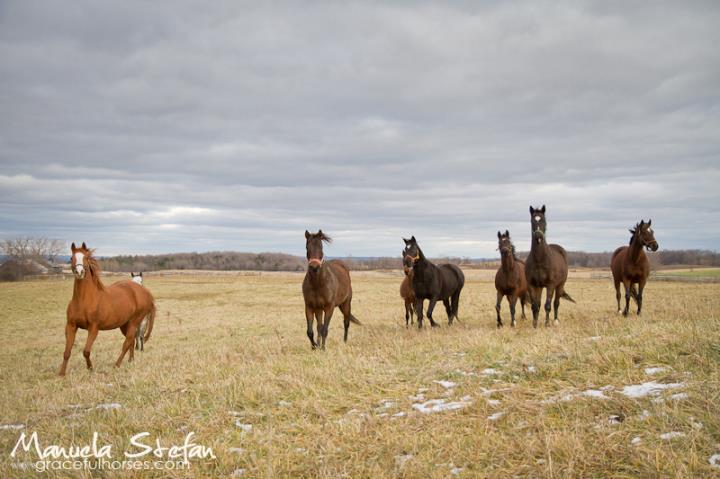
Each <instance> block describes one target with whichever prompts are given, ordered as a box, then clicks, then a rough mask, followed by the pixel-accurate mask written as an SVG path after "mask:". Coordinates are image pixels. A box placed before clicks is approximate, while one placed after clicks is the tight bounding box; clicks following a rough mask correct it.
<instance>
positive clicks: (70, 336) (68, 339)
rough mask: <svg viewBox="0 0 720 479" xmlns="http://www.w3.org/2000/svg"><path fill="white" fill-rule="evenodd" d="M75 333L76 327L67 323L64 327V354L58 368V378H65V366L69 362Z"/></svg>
mask: <svg viewBox="0 0 720 479" xmlns="http://www.w3.org/2000/svg"><path fill="white" fill-rule="evenodd" d="M76 333H77V326H75V325H74V324H70V323H67V324H66V325H65V352H64V353H63V362H62V366H60V372H59V373H58V374H59V375H60V376H65V371H66V370H67V364H68V361H69V360H70V353H71V352H72V347H73V344H74V343H75V334H76Z"/></svg>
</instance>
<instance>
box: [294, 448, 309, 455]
mask: <svg viewBox="0 0 720 479" xmlns="http://www.w3.org/2000/svg"><path fill="white" fill-rule="evenodd" d="M295 451H296V452H300V453H303V454H305V453H306V452H308V450H307V449H305V448H304V447H296V448H295Z"/></svg>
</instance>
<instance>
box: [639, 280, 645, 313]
mask: <svg viewBox="0 0 720 479" xmlns="http://www.w3.org/2000/svg"><path fill="white" fill-rule="evenodd" d="M646 282H647V279H641V280H640V283H638V292H637V305H638V309H637V315H638V316H640V313H641V312H642V303H643V290H644V289H645V283H646Z"/></svg>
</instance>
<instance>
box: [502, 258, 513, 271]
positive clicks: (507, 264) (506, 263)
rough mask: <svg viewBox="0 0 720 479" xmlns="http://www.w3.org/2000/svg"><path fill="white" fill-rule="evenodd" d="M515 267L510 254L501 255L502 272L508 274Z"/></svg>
mask: <svg viewBox="0 0 720 479" xmlns="http://www.w3.org/2000/svg"><path fill="white" fill-rule="evenodd" d="M514 267H515V258H513V255H512V254H504V255H502V268H503V271H505V272H506V273H509V272H511V271H512V270H513V268H514Z"/></svg>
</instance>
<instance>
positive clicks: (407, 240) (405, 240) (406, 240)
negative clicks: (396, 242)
mask: <svg viewBox="0 0 720 479" xmlns="http://www.w3.org/2000/svg"><path fill="white" fill-rule="evenodd" d="M402 240H403V241H404V242H405V244H406V245H408V244H410V240H409V239H405V238H403V239H402Z"/></svg>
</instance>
